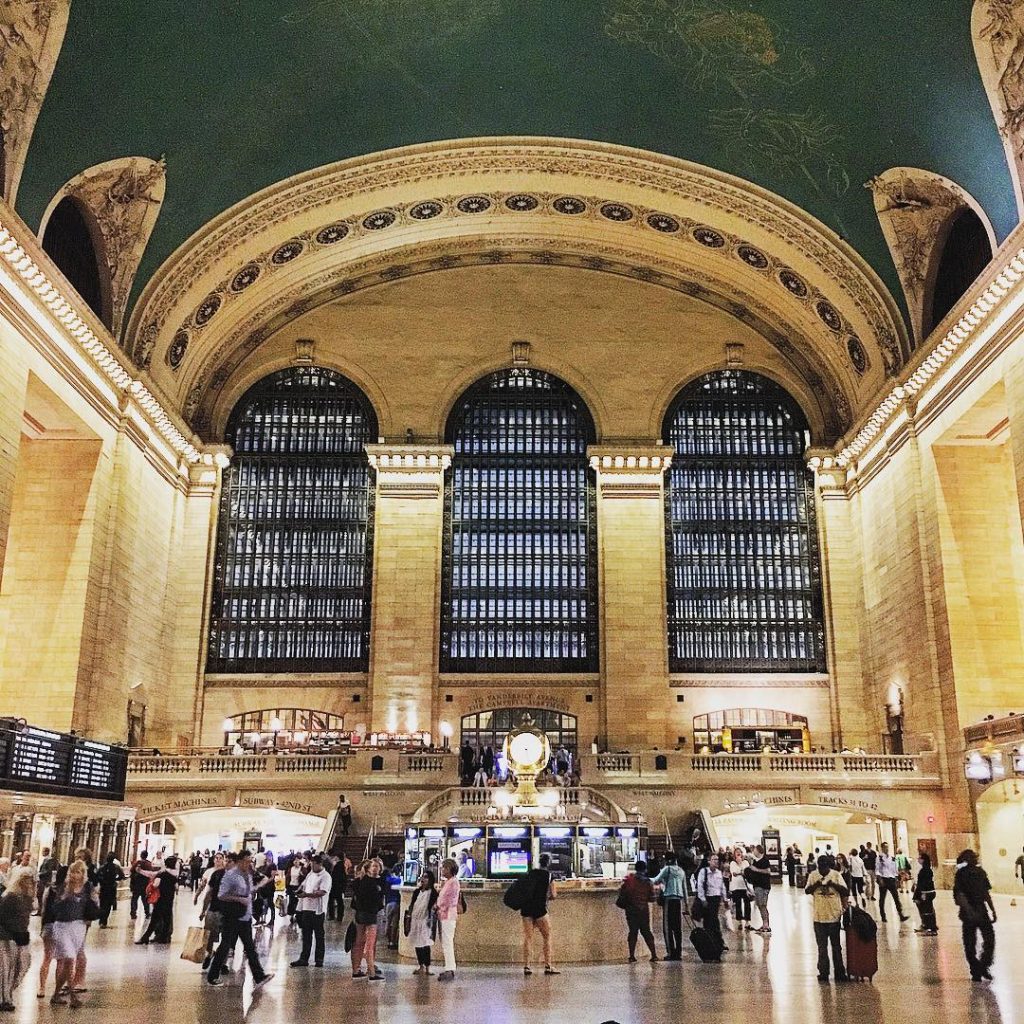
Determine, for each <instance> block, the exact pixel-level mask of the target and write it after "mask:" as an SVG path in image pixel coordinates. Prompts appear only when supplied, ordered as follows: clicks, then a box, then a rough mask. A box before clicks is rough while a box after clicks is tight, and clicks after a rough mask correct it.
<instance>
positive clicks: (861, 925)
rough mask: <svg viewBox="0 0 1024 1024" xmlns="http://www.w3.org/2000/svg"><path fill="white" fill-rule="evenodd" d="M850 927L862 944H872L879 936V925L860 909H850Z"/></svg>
mask: <svg viewBox="0 0 1024 1024" xmlns="http://www.w3.org/2000/svg"><path fill="white" fill-rule="evenodd" d="M850 927H851V928H852V929H853V930H854V931H855V932H856V933H857V938H859V939H860V940H861V942H872V941H873V940H874V938H875V936H876V935H877V934H878V925H877V924H875V919H874V918H873V917H872V916H871V915H870V914H869V913H868V912H867V911H866V910H861V908H860V907H851V908H850Z"/></svg>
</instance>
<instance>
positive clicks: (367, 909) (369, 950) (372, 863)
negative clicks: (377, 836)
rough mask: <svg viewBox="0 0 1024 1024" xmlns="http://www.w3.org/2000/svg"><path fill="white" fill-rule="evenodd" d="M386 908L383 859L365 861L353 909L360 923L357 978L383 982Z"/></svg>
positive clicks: (354, 947) (354, 890) (354, 946)
mask: <svg viewBox="0 0 1024 1024" xmlns="http://www.w3.org/2000/svg"><path fill="white" fill-rule="evenodd" d="M383 908H384V892H383V890H382V888H381V884H380V861H378V860H365V861H363V863H362V864H360V865H359V869H358V871H357V873H356V880H355V882H354V883H353V885H352V910H353V912H354V915H355V925H356V939H355V942H354V943H353V944H352V977H353V978H368V979H369V980H370V981H381V980H382V979H383V978H384V974H383V973H382V972H381V970H380V969H379V968H378V967H377V915H378V914H379V913H380V911H381V910H382V909H383ZM364 959H365V960H366V970H365V971H364V970H363V960H364Z"/></svg>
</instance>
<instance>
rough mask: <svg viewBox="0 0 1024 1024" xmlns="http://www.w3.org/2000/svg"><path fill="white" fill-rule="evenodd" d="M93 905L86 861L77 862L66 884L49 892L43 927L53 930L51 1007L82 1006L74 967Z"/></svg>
mask: <svg viewBox="0 0 1024 1024" xmlns="http://www.w3.org/2000/svg"><path fill="white" fill-rule="evenodd" d="M91 903H92V892H91V887H90V885H89V882H88V874H87V868H86V865H85V862H84V861H81V860H76V861H75V862H74V863H73V864H71V866H70V867H69V868H68V872H67V875H66V876H65V878H64V882H63V884H62V885H60V886H59V887H58V888H55V889H50V891H49V893H48V894H47V898H46V904H45V906H44V909H43V926H44V927H49V929H50V942H51V944H52V947H53V957H54V959H55V960H56V961H57V981H56V985H55V987H54V990H53V996H52V998H51V999H50V1005H51V1006H63V1005H64V1004H65V1003H69V1004H70V1005H71V1006H73V1007H78V1006H81V1005H82V1000H81V999H79V998H78V992H76V991H75V988H74V979H75V964H76V962H77V960H78V957H79V954H80V953H81V952H82V950H83V949H84V948H85V934H86V916H87V915H88V916H90V917H91V916H92V913H91V911H90V910H89V908H88V905H89V904H91Z"/></svg>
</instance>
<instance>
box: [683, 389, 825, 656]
mask: <svg viewBox="0 0 1024 1024" xmlns="http://www.w3.org/2000/svg"><path fill="white" fill-rule="evenodd" d="M665 438H666V441H667V442H668V443H669V444H671V445H672V448H673V456H672V466H671V469H670V470H669V475H668V481H667V482H668V499H667V505H666V519H667V554H668V623H669V630H668V632H669V667H670V669H671V670H672V671H674V672H823V671H825V636H824V624H823V610H822V595H821V560H820V556H819V552H818V534H817V526H816V522H815V514H814V489H813V479H812V476H811V473H810V471H809V470H808V469H807V467H806V465H805V464H804V458H803V453H804V450H805V448H806V446H807V440H808V433H807V423H806V420H805V419H804V416H803V413H802V412H801V410H800V408H799V407H798V406H797V404H796V402H794V401H793V399H792V398H791V397H790V396H789V395H788V394H787V393H786V392H785V391H784V390H783V389H782V388H781V387H779V386H778V385H777V384H776V383H774V382H773V381H771V380H768V379H767V378H765V377H762V376H759V375H758V374H755V373H749V372H746V371H739V370H721V371H717V372H715V373H709V374H707V375H706V376H703V377H701V378H699V379H698V380H696V381H694V382H693V383H692V384H690V385H688V386H687V387H686V388H684V389H683V391H682V392H681V393H680V394H679V395H678V397H677V398H676V400H675V402H674V403H673V404H672V406H671V408H670V409H669V411H668V415H667V416H666V418H665Z"/></svg>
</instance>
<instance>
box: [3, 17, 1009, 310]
mask: <svg viewBox="0 0 1024 1024" xmlns="http://www.w3.org/2000/svg"><path fill="white" fill-rule="evenodd" d="M970 7H971V4H970V2H969V0H844V2H830V0H756V2H747V3H744V2H741V0H249V2H247V3H243V2H241V0H117V2H112V0H72V5H71V19H70V22H69V24H68V30H67V36H66V38H65V41H64V48H63V51H62V53H61V56H60V60H59V62H58V64H57V69H56V72H55V74H54V78H53V82H52V84H51V86H50V90H49V93H48V95H47V97H46V100H45V103H44V105H43V109H42V113H41V115H40V118H39V122H38V125H37V128H36V132H35V136H34V139H33V142H32V147H31V150H30V152H29V155H28V162H27V165H26V168H25V174H24V177H23V180H22V185H21V191H20V194H19V199H18V206H19V208H20V212H21V214H22V216H24V217H25V218H26V219H27V220H28V222H29V223H30V224H33V225H36V224H38V223H39V219H40V217H41V216H42V213H43V210H44V208H45V207H46V205H47V203H48V202H49V200H50V198H51V197H52V196H53V194H54V193H55V192H56V191H57V189H59V188H60V187H61V185H63V184H64V182H65V181H67V180H68V179H69V178H71V177H72V176H73V175H75V174H76V173H78V172H79V171H81V170H83V169H85V168H86V167H89V166H91V165H93V164H96V163H100V162H101V161H104V160H110V159H113V158H115V157H118V156H127V155H140V156H150V157H154V158H155V157H158V156H159V155H160V154H162V153H164V154H166V156H167V196H166V200H165V202H164V207H163V211H162V212H161V215H160V219H159V221H158V222H157V226H156V229H155V231H154V234H153V237H152V239H151V241H150V244H149V248H148V250H147V253H146V256H145V259H144V263H143V266H142V269H141V271H140V274H139V277H138V279H137V281H136V293H137V292H138V289H139V287H140V286H141V284H142V283H144V281H145V280H146V279H147V278H148V277H149V276H150V275H151V274H152V273H153V271H154V270H155V268H156V267H157V266H158V265H159V264H160V263H161V262H162V261H163V260H164V259H166V258H167V256H168V255H169V254H170V253H171V252H172V251H173V249H174V248H175V247H176V246H177V245H179V244H180V243H181V242H183V241H184V240H185V239H186V238H187V237H188V235H189V234H191V233H192V232H193V231H195V230H196V229H198V228H199V227H201V226H202V225H203V224H204V223H205V222H206V221H207V220H209V219H210V218H211V217H213V216H214V215H215V214H217V213H219V212H220V211H222V210H224V209H225V208H226V207H228V206H230V205H232V204H233V203H235V202H237V201H238V200H240V199H242V198H244V197H245V196H247V195H249V194H250V193H252V192H254V191H255V190H257V189H260V188H263V187H264V186H266V185H269V184H272V183H273V182H275V181H278V180H280V179H282V178H285V177H288V176H289V175H292V174H295V173H297V172H299V171H303V170H307V169H309V168H311V167H316V166H318V165H321V164H326V163H330V162H332V161H335V160H339V159H342V158H344V157H349V156H355V155H360V154H364V153H369V152H373V151H376V150H381V149H386V148H389V147H392V146H399V145H405V144H409V143H415V142H425V141H430V140H436V139H445V138H455V137H465V136H476V135H513V134H515V135H555V136H569V137H577V138H587V139H596V140H603V141H609V142H615V143H621V144H624V145H630V146H638V147H641V148H643V149H649V150H654V151H657V152H661V153H667V154H671V155H673V156H679V157H684V158H686V159H688V160H693V161H696V162H698V163H703V164H708V165H710V166H712V167H717V168H720V169H722V170H725V171H729V172H732V173H733V174H737V175H740V176H742V177H745V178H749V179H751V180H753V181H756V182H758V183H759V184H761V185H763V186H765V187H767V188H769V189H771V190H773V191H775V192H778V193H780V194H782V195H783V196H785V197H786V198H788V199H790V200H791V201H793V202H795V203H797V204H798V205H799V206H802V207H803V208H805V209H806V210H808V211H809V212H810V213H812V214H814V215H815V216H816V217H818V218H820V219H821V220H822V221H824V222H825V223H826V224H828V225H830V226H831V227H832V228H834V229H835V230H836V231H838V232H839V233H840V234H842V235H843V236H844V237H846V238H847V239H848V240H849V241H850V242H851V244H852V245H854V246H855V247H856V248H857V249H858V250H859V251H860V252H861V254H862V255H863V256H865V257H866V258H867V259H868V261H869V262H870V263H872V265H873V266H874V267H875V269H876V270H877V271H878V272H879V273H880V274H881V275H882V277H883V278H884V279H885V281H886V283H887V284H888V285H889V287H890V289H891V291H892V292H893V294H894V295H898V294H899V288H898V285H897V281H896V276H895V272H894V269H893V267H892V263H891V261H890V259H889V256H888V252H887V250H886V248H885V243H884V241H883V238H882V234H881V231H880V229H879V227H878V223H877V220H876V217H875V213H874V209H873V206H872V201H871V195H870V193H869V192H868V191H867V190H866V189H864V188H863V187H862V186H863V183H864V182H865V181H867V180H868V179H869V178H870V177H872V176H873V175H875V174H877V173H879V172H880V171H883V170H885V169H886V168H888V167H891V166H894V165H900V164H903V165H909V166H916V167H922V168H925V169H928V170H933V171H937V172H939V173H941V174H944V175H946V176H947V177H949V178H952V179H953V180H954V181H956V182H958V183H960V184H961V185H963V186H964V187H965V188H966V189H967V190H968V191H969V192H971V193H972V194H973V195H974V196H975V198H976V199H977V200H978V201H979V202H980V203H981V204H982V206H984V208H985V210H986V211H987V213H988V214H989V216H990V218H991V219H992V221H993V223H994V225H995V228H996V233H997V235H998V236H999V238H1000V239H1002V237H1003V236H1005V234H1006V233H1007V232H1008V231H1009V230H1010V228H1011V227H1012V226H1013V225H1014V224H1015V223H1016V208H1015V205H1014V201H1013V194H1012V187H1011V183H1010V178H1009V174H1008V172H1007V169H1006V163H1005V159H1004V154H1003V149H1002V145H1001V142H1000V139H999V136H998V134H997V131H996V128H995V124H994V122H993V118H992V114H991V110H990V108H989V105H988V101H987V99H986V96H985V93H984V91H983V88H982V85H981V81H980V78H979V75H978V72H977V68H976V64H975V60H974V54H973V50H972V46H971V38H970Z"/></svg>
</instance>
